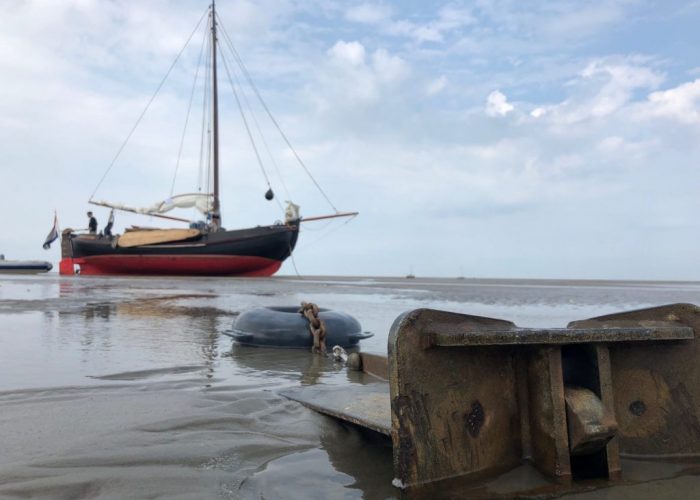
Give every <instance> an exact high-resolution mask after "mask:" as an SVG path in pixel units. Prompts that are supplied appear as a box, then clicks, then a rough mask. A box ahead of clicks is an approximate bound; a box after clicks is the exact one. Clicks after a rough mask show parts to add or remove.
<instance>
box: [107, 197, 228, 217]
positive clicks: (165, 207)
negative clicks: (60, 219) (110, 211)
mask: <svg viewBox="0 0 700 500" xmlns="http://www.w3.org/2000/svg"><path fill="white" fill-rule="evenodd" d="M97 204H100V205H104V206H109V207H112V208H116V209H117V210H126V211H127V212H136V213H139V214H145V215H152V214H164V213H166V212H170V211H171V210H172V209H174V208H196V209H197V210H199V211H200V212H201V213H202V214H204V215H207V214H208V213H211V212H212V211H213V210H214V195H213V194H207V193H187V194H178V195H176V196H171V197H170V198H167V199H165V200H163V201H159V202H157V203H154V204H153V205H151V206H150V207H141V208H135V207H129V206H127V205H121V204H119V203H108V202H106V201H102V202H98V203H97Z"/></svg>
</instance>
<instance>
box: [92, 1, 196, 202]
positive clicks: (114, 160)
mask: <svg viewBox="0 0 700 500" xmlns="http://www.w3.org/2000/svg"><path fill="white" fill-rule="evenodd" d="M208 12H209V7H207V9H206V10H205V11H204V13H203V14H202V17H200V18H199V21H198V22H197V25H196V26H195V27H194V29H193V30H192V33H190V36H189V37H188V38H187V41H186V42H185V45H183V47H182V48H181V49H180V52H178V54H177V56H176V57H175V60H174V61H173V62H172V64H171V65H170V68H168V71H167V72H166V73H165V76H164V77H163V79H162V80H161V81H160V83H159V84H158V87H157V88H156V91H155V92H154V93H153V95H152V96H151V99H150V100H149V101H148V104H146V107H145V108H144V110H143V111H142V112H141V115H139V117H138V119H137V120H136V123H135V124H134V126H133V127H132V128H131V131H129V134H128V135H127V136H126V139H124V142H123V143H122V145H121V146H120V147H119V149H118V150H117V154H116V155H114V158H112V161H111V162H110V164H109V166H108V167H107V170H106V171H105V173H104V174H103V175H102V178H100V182H98V183H97V186H96V187H95V190H94V191H93V192H92V194H91V195H90V200H92V199H93V198H94V196H95V193H97V190H98V189H100V186H101V185H102V183H103V182H104V180H105V178H106V177H107V174H109V171H110V170H112V167H113V166H114V163H115V162H116V161H117V158H119V155H121V153H122V151H123V150H124V147H125V146H126V144H127V143H128V142H129V139H131V136H132V135H133V133H134V132H135V131H136V128H137V127H138V126H139V123H141V120H142V119H143V116H144V115H145V114H146V111H148V108H150V107H151V104H153V101H154V99H155V98H156V96H157V95H158V92H160V89H161V88H162V87H163V84H164V83H165V81H166V80H167V79H168V76H170V73H171V72H172V70H173V68H174V67H175V65H176V64H177V62H178V61H179V60H180V56H181V55H182V53H183V52H184V51H185V49H186V48H187V46H188V45H189V43H190V41H191V40H192V37H193V36H194V34H195V33H196V32H197V30H198V29H199V25H200V24H202V19H204V16H206V15H207V13H208Z"/></svg>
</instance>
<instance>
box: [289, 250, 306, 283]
mask: <svg viewBox="0 0 700 500" xmlns="http://www.w3.org/2000/svg"><path fill="white" fill-rule="evenodd" d="M289 260H291V261H292V266H294V272H295V273H297V277H298V278H301V279H304V278H302V276H301V274H299V269H297V261H296V260H294V253H292V245H289Z"/></svg>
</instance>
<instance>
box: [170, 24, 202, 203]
mask: <svg viewBox="0 0 700 500" xmlns="http://www.w3.org/2000/svg"><path fill="white" fill-rule="evenodd" d="M207 24H208V23H207ZM207 27H208V26H207ZM207 35H208V33H207V30H204V37H203V38H202V46H201V48H200V49H199V57H198V58H197V70H196V71H195V73H194V82H192V90H191V92H190V102H189V104H188V105H187V116H186V117H185V126H184V127H183V129H182V137H181V138H180V147H179V148H178V150H177V161H176V162H175V172H174V173H173V183H172V185H171V186H170V196H172V195H173V193H174V192H175V180H176V179H177V172H178V170H179V169H180V158H182V147H183V146H184V144H185V134H186V133H187V125H188V123H189V122H190V112H191V111H192V102H193V101H194V91H195V89H196V88H197V81H198V80H199V70H200V68H201V64H202V53H203V52H204V46H205V45H206V39H207V38H208V37H207Z"/></svg>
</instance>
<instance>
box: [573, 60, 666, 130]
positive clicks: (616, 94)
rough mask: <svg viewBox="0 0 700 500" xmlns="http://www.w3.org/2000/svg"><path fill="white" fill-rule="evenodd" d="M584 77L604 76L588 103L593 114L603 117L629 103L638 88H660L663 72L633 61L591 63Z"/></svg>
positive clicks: (583, 72)
mask: <svg viewBox="0 0 700 500" xmlns="http://www.w3.org/2000/svg"><path fill="white" fill-rule="evenodd" d="M581 76H582V77H583V78H584V79H598V78H599V79H602V80H603V81H605V84H604V85H603V86H602V87H601V88H600V90H599V92H598V93H597V94H596V95H595V97H594V98H593V99H592V100H591V101H590V102H589V103H588V106H589V110H590V111H589V112H590V115H591V116H593V117H603V116H607V115H609V114H611V113H614V112H615V111H616V110H618V109H620V108H621V107H622V106H624V105H625V104H627V103H628V102H629V100H630V98H631V97H632V92H633V91H634V90H636V89H648V88H655V87H657V86H658V85H659V84H660V83H661V82H662V81H663V79H664V77H663V75H661V74H658V73H656V72H654V71H653V70H652V69H651V68H648V67H643V66H639V65H631V64H610V63H606V62H603V61H593V62H591V63H590V64H589V65H588V66H587V67H586V68H585V69H584V70H583V71H582V72H581Z"/></svg>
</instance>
